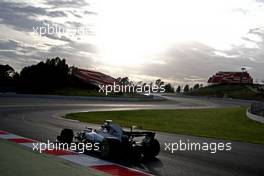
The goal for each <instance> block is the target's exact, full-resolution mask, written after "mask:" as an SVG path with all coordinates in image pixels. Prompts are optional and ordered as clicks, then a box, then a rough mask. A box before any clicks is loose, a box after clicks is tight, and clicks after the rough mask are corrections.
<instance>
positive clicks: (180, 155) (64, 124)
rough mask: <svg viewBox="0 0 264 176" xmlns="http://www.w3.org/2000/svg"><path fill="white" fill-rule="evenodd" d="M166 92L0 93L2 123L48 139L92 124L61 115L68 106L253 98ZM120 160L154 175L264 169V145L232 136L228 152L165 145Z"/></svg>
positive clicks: (169, 105)
mask: <svg viewBox="0 0 264 176" xmlns="http://www.w3.org/2000/svg"><path fill="white" fill-rule="evenodd" d="M166 98H168V99H169V101H155V102H142V101H141V102H137V101H126V100H122V101H120V100H118V99H117V100H113V99H111V101H110V100H107V99H100V98H99V99H89V98H80V97H63V96H61V97H60V96H32V95H15V94H1V95H0V129H1V130H6V131H9V132H12V133H15V134H18V135H21V136H25V137H28V138H32V139H36V140H40V141H43V142H45V141H47V140H53V141H54V140H55V139H56V136H57V135H58V134H59V133H60V130H61V129H62V128H72V129H74V130H76V131H78V130H82V129H83V128H84V127H85V125H90V124H84V123H79V122H76V121H71V120H66V119H62V118H60V116H61V115H63V114H65V113H69V112H79V111H99V110H100V111H102V110H128V109H158V108H159V109H177V108H212V107H227V106H237V105H248V104H249V102H246V101H233V100H220V99H219V100H217V99H207V98H185V97H166ZM92 126H95V127H96V126H97V125H92ZM252 130H254V129H252ZM263 135H264V134H263ZM157 138H158V140H159V141H160V143H161V144H162V148H163V149H164V143H165V142H177V141H179V140H180V139H181V140H190V141H193V142H201V143H202V142H212V141H217V140H213V139H208V138H200V137H192V136H184V135H176V134H166V133H157ZM218 141H223V140H218ZM117 162H118V161H117ZM119 162H120V163H122V164H124V165H126V166H129V167H133V168H136V169H140V170H143V171H147V172H150V173H152V174H154V175H166V176H167V175H174V176H175V175H183V176H184V175H186V176H187V175H188V176H190V175H203V176H204V175H225V176H228V175H264V145H258V144H249V143H240V142H232V150H231V151H230V152H217V153H216V154H210V153H209V152H198V151H192V152H190V151H184V152H183V151H177V152H176V153H174V154H171V153H169V152H168V151H164V150H163V151H161V153H160V154H159V155H158V157H157V158H156V159H155V160H152V161H142V163H139V164H135V163H129V162H126V161H119Z"/></svg>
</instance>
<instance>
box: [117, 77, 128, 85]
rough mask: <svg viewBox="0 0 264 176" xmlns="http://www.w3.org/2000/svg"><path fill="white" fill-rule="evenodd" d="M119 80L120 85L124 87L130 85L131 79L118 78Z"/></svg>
mask: <svg viewBox="0 0 264 176" xmlns="http://www.w3.org/2000/svg"><path fill="white" fill-rule="evenodd" d="M117 80H118V81H119V82H120V84H122V85H128V84H129V83H130V82H129V78H128V77H123V78H121V77H119V78H117Z"/></svg>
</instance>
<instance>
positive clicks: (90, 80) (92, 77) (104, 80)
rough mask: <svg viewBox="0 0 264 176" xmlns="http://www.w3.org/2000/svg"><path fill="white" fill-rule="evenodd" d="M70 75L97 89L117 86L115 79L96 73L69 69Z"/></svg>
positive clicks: (74, 68) (73, 68)
mask: <svg viewBox="0 0 264 176" xmlns="http://www.w3.org/2000/svg"><path fill="white" fill-rule="evenodd" d="M71 74H72V75H73V76H75V77H77V78H78V79H79V80H80V81H82V82H83V83H87V84H91V85H93V86H95V87H99V85H113V84H114V83H115V84H118V81H117V80H116V79H115V78H113V77H111V76H109V75H106V74H103V73H100V72H97V71H91V70H85V69H80V68H76V67H71Z"/></svg>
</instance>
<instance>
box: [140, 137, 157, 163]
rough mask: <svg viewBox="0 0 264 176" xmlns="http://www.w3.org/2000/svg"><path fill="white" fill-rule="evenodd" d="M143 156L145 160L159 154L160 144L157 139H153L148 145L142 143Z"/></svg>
mask: <svg viewBox="0 0 264 176" xmlns="http://www.w3.org/2000/svg"><path fill="white" fill-rule="evenodd" d="M143 146H144V151H143V155H144V157H145V158H154V157H155V156H157V155H158V154H159V152H160V144H159V141H158V140H157V139H153V140H151V141H150V142H148V143H144V145H143Z"/></svg>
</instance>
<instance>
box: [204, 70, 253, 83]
mask: <svg viewBox="0 0 264 176" xmlns="http://www.w3.org/2000/svg"><path fill="white" fill-rule="evenodd" d="M208 84H253V78H252V77H251V76H250V74H249V73H248V72H247V71H241V72H222V71H220V72H218V73H216V74H215V75H213V76H212V77H210V78H209V80H208Z"/></svg>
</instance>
